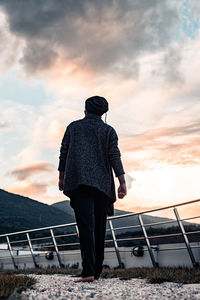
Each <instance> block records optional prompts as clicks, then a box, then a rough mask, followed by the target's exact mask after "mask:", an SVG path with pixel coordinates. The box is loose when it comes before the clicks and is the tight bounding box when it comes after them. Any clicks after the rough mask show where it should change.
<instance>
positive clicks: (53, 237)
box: [0, 199, 200, 268]
mask: <svg viewBox="0 0 200 300" xmlns="http://www.w3.org/2000/svg"><path fill="white" fill-rule="evenodd" d="M199 201H200V199H197V200H192V201H187V202H183V203H178V204H174V205H170V206H165V207H160V208H156V209H150V210H145V211H142V212H138V213H127V214H123V215H118V216H109V217H108V218H107V221H108V223H109V227H110V228H108V229H106V231H109V232H110V233H111V237H112V239H109V240H106V239H105V243H110V242H112V243H113V244H114V248H115V250H114V251H115V253H116V255H117V259H118V262H119V266H121V267H122V266H123V263H122V261H121V256H120V251H119V247H118V242H121V241H134V240H138V241H140V240H144V241H145V242H146V245H147V249H144V251H148V252H149V254H150V258H151V261H152V264H153V266H154V267H158V262H156V260H155V256H154V252H153V249H154V248H155V246H154V247H153V246H151V242H150V240H152V239H156V238H164V237H176V236H183V240H184V242H185V247H179V248H180V249H186V250H187V251H188V254H189V256H190V259H191V261H192V264H193V266H195V267H196V266H198V263H197V262H196V260H195V257H194V255H193V252H192V248H198V247H199V246H197V247H196V246H190V243H189V240H188V238H187V236H188V235H191V234H195V233H200V230H194V231H189V232H187V231H185V228H184V223H183V221H188V220H194V219H197V218H200V216H194V217H189V218H182V219H181V218H180V216H179V213H178V210H177V207H180V206H185V205H190V204H194V203H197V202H199ZM166 209H173V213H174V215H175V219H172V220H165V221H160V222H154V223H147V224H145V223H144V221H143V218H142V216H145V215H146V214H147V213H153V212H158V211H161V210H166ZM134 216H135V217H138V222H139V224H138V225H130V226H122V227H116V228H114V227H113V223H112V221H113V220H115V219H120V218H125V217H134ZM170 223H176V224H177V226H179V229H180V232H177V233H169V234H162V235H148V232H147V230H146V227H149V226H156V225H163V224H170ZM64 227H67V228H69V227H75V230H76V233H63V234H58V235H55V234H54V229H60V228H64ZM131 228H140V229H141V233H142V234H143V236H142V237H141V236H139V237H125V238H117V237H116V235H115V231H116V230H122V229H131ZM39 231H40V232H41V231H48V233H50V236H46V237H38V238H37V237H34V238H31V237H30V235H29V233H33V232H34V233H36V232H39ZM137 232H138V231H137ZM129 233H130V232H129ZM21 234H25V235H26V238H27V239H26V240H24V239H23V240H17V241H15V240H13V241H11V240H10V237H12V236H17V235H21ZM70 236H79V232H78V227H77V223H76V222H73V223H68V224H61V225H54V226H48V227H43V228H36V229H29V230H24V231H18V232H13V233H7V234H1V235H0V238H6V242H7V245H8V251H9V253H10V257H11V259H12V263H13V266H14V268H17V265H16V262H15V257H14V253H13V250H14V248H13V246H12V244H15V243H24V242H26V243H28V247H29V251H30V252H31V255H32V259H33V263H34V265H35V267H38V265H37V262H36V259H35V256H34V253H33V250H34V249H38V246H37V247H36V246H35V245H34V244H32V242H33V241H42V240H47V239H51V241H52V243H51V244H47V245H42V244H40V247H44V248H53V249H55V251H56V255H57V258H58V262H59V265H60V267H63V263H62V261H61V257H60V251H59V248H60V247H63V246H75V245H79V244H80V243H75V242H74V243H63V244H58V243H57V241H56V238H63V237H70ZM171 249H174V250H176V249H178V248H169V250H171ZM17 250H19V249H17ZM23 250H24V249H23ZM165 250H167V248H165V249H160V250H159V251H165ZM122 252H124V251H122Z"/></svg>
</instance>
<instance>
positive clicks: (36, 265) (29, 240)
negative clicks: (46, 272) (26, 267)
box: [26, 232, 39, 268]
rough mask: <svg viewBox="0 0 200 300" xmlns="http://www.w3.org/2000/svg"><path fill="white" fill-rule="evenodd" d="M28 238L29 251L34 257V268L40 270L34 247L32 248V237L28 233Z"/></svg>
mask: <svg viewBox="0 0 200 300" xmlns="http://www.w3.org/2000/svg"><path fill="white" fill-rule="evenodd" d="M26 237H27V241H28V246H29V249H30V251H31V256H32V259H33V263H34V266H35V268H39V265H38V264H37V262H36V260H35V255H34V253H33V247H32V244H31V239H30V236H29V234H28V232H27V233H26Z"/></svg>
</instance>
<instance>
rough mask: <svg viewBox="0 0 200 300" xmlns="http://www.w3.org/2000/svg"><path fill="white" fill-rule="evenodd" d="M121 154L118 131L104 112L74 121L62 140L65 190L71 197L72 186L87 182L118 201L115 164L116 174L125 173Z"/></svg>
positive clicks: (87, 115) (61, 160) (61, 164)
mask: <svg viewBox="0 0 200 300" xmlns="http://www.w3.org/2000/svg"><path fill="white" fill-rule="evenodd" d="M62 152H63V154H64V155H63V159H62ZM120 156H121V154H120V151H119V148H118V137H117V133H116V131H115V130H114V128H113V127H112V126H110V125H108V124H106V123H104V122H103V120H102V119H101V116H98V115H96V114H93V113H88V114H86V116H85V117H84V118H83V119H80V120H76V121H73V122H71V123H70V124H69V125H68V126H67V129H66V132H65V135H64V138H63V141H62V146H61V156H60V164H59V168H58V170H60V171H64V170H65V173H66V176H65V183H64V194H65V195H67V196H69V197H70V195H71V194H70V193H71V191H72V190H74V189H75V188H76V187H77V186H78V185H80V184H84V185H89V186H93V187H96V188H97V189H99V190H100V191H102V192H104V193H105V194H106V195H107V196H108V197H109V198H111V201H112V202H115V201H116V193H115V185H114V178H113V173H112V168H113V170H114V172H115V175H116V177H117V176H119V175H121V174H125V172H124V169H123V166H122V162H121V159H120ZM64 161H65V162H66V163H65V164H64ZM62 162H63V163H62Z"/></svg>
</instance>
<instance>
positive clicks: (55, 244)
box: [50, 229, 64, 268]
mask: <svg viewBox="0 0 200 300" xmlns="http://www.w3.org/2000/svg"><path fill="white" fill-rule="evenodd" d="M50 233H51V237H52V241H53V244H54V247H55V250H56V255H57V258H58V262H59V266H60V268H63V267H64V265H63V264H62V261H61V258H60V253H59V250H58V246H57V243H56V239H55V236H54V233H53V230H52V229H50Z"/></svg>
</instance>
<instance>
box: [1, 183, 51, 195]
mask: <svg viewBox="0 0 200 300" xmlns="http://www.w3.org/2000/svg"><path fill="white" fill-rule="evenodd" d="M47 186H48V185H47V184H46V183H38V182H28V183H27V182H25V183H20V182H17V183H14V184H13V185H11V186H7V187H6V188H5V189H6V190H7V191H8V192H10V193H15V194H19V195H23V196H27V197H38V196H41V195H42V194H44V193H45V192H46V189H47Z"/></svg>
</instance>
